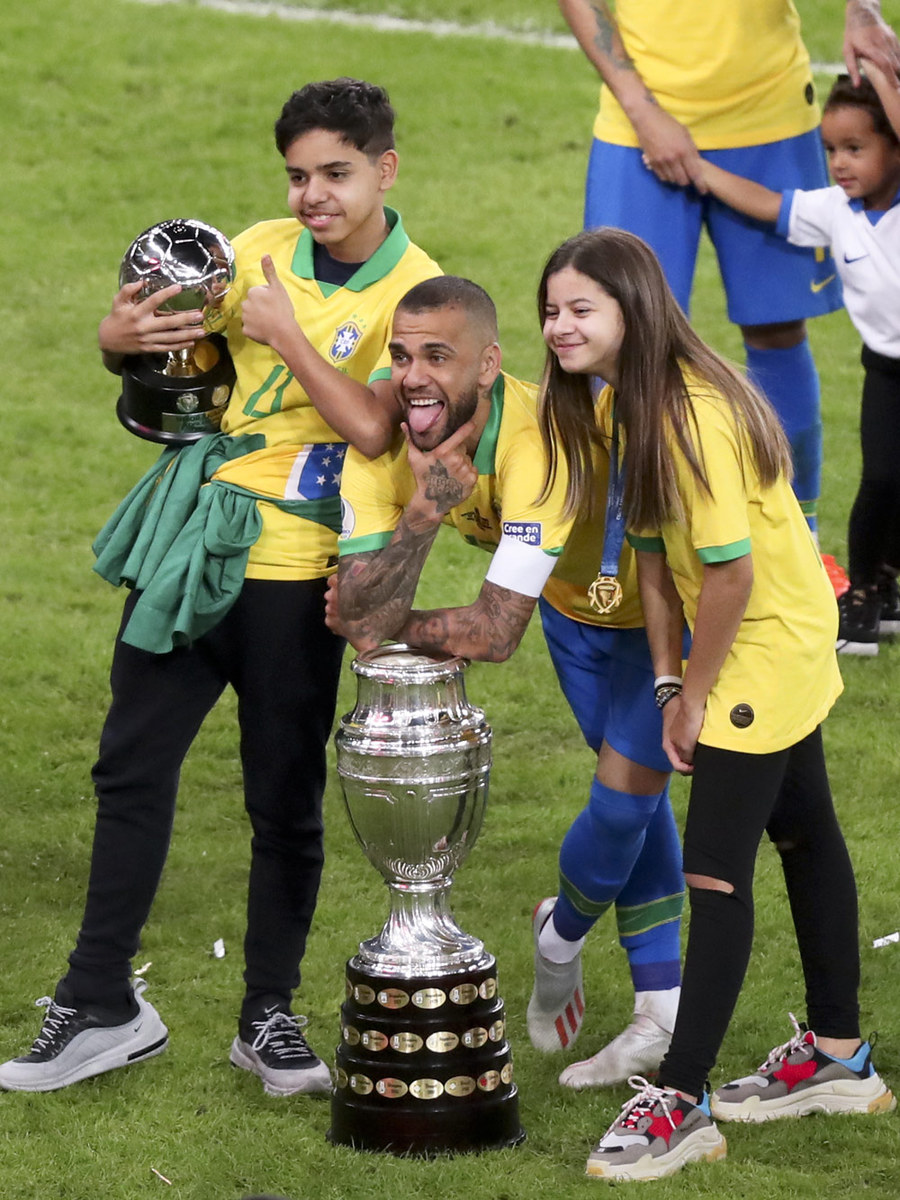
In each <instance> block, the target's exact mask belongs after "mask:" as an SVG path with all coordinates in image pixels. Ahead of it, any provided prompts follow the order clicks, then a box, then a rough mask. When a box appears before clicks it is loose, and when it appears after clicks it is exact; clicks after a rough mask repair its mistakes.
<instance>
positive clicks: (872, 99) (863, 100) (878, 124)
mask: <svg viewBox="0 0 900 1200" xmlns="http://www.w3.org/2000/svg"><path fill="white" fill-rule="evenodd" d="M837 108H861V109H862V110H863V112H867V113H868V114H869V116H870V117H871V118H872V124H873V126H874V127H875V132H876V133H880V134H881V136H882V137H886V138H887V139H888V141H891V142H893V143H894V145H900V138H898V137H897V135H896V133H895V132H894V127H893V126H892V125H891V123H890V121H889V120H888V119H887V114H886V113H885V111H884V105H883V104H882V103H881V101H880V100H879V98H878V93H877V92H876V91H875V87H874V85H873V83H872V81H871V79H866V77H865V75H863V76H862V78H861V80H860V83H859V87H855V86H854V84H853V80H852V79H851V78H850V76H849V75H838V77H837V79H836V80H835V81H834V83H833V85H832V88H831V91H830V92H829V93H828V99H827V100H826V101H825V107H824V109H823V110H822V111H823V112H833V111H834V110H835V109H837Z"/></svg>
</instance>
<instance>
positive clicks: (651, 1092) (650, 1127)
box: [586, 1075, 728, 1180]
mask: <svg viewBox="0 0 900 1200" xmlns="http://www.w3.org/2000/svg"><path fill="white" fill-rule="evenodd" d="M628 1082H629V1083H630V1084H631V1086H632V1087H633V1088H634V1089H635V1090H636V1092H637V1095H636V1096H633V1097H632V1098H631V1099H630V1100H629V1101H627V1103H626V1104H624V1105H623V1106H622V1111H621V1112H620V1113H619V1115H618V1116H617V1117H616V1119H615V1121H613V1123H612V1125H610V1127H609V1129H607V1131H606V1133H604V1135H603V1137H602V1138H601V1139H600V1141H599V1142H598V1143H597V1145H596V1146H595V1147H594V1149H593V1150H592V1151H591V1153H590V1155H589V1156H588V1160H587V1167H586V1171H587V1174H588V1175H595V1176H598V1177H599V1178H601V1179H638V1180H640V1179H664V1178H665V1177H666V1176H667V1175H674V1174H675V1172H676V1171H680V1170H681V1168H682V1167H683V1166H685V1165H686V1164H687V1163H691V1162H713V1161H714V1160H715V1159H717V1158H724V1157H725V1155H726V1153H727V1149H728V1147H727V1144H726V1142H725V1139H724V1137H723V1136H722V1135H721V1133H719V1131H718V1129H716V1125H715V1122H714V1121H713V1119H712V1117H711V1116H710V1113H709V1098H708V1097H707V1096H705V1095H704V1097H703V1099H702V1101H701V1103H700V1104H692V1103H691V1102H690V1100H685V1099H684V1097H683V1096H680V1095H679V1094H678V1092H673V1091H672V1090H671V1089H670V1088H658V1087H654V1086H653V1085H652V1084H650V1083H648V1082H647V1080H646V1079H642V1078H641V1077H640V1075H632V1077H631V1079H629V1080H628Z"/></svg>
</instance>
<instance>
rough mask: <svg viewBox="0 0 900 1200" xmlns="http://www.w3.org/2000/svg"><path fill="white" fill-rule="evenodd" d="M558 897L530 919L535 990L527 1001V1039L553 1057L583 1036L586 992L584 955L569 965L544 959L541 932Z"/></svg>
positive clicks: (577, 957) (541, 903) (542, 906)
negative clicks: (539, 944) (540, 946)
mask: <svg viewBox="0 0 900 1200" xmlns="http://www.w3.org/2000/svg"><path fill="white" fill-rule="evenodd" d="M555 904H556V897H555V896H548V897H547V899H546V900H542V901H541V902H540V904H538V906H537V907H536V908H535V910H534V913H533V914H532V918H531V928H532V932H533V934H534V989H533V991H532V993H531V999H530V1000H529V1001H528V1011H527V1013H526V1021H527V1025H528V1036H529V1037H530V1038H531V1044H532V1046H534V1048H535V1050H543V1051H544V1052H545V1053H550V1052H551V1051H553V1050H565V1049H567V1048H568V1047H569V1046H571V1045H572V1044H573V1043H574V1042H575V1039H576V1038H577V1037H578V1034H579V1033H580V1032H581V1023H582V1021H583V1020H584V988H583V982H582V975H581V954H580V953H578V954H576V956H575V957H574V958H573V959H572V961H571V962H567V963H555V962H551V961H550V959H549V958H544V956H543V954H541V951H540V948H539V946H538V938H539V937H540V934H541V930H542V929H543V928H544V925H545V924H546V922H547V921H549V920H550V917H551V915H552V913H553V908H554V906H555Z"/></svg>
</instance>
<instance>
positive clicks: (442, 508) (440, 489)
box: [402, 421, 478, 517]
mask: <svg viewBox="0 0 900 1200" xmlns="http://www.w3.org/2000/svg"><path fill="white" fill-rule="evenodd" d="M474 428H475V426H474V425H473V423H472V422H471V421H466V422H465V424H464V425H460V427H459V429H457V430H455V431H454V432H453V433H451V435H450V436H449V437H448V438H446V439H445V440H444V441H443V442H441V443H440V445H439V446H435V448H434V449H433V450H419V449H418V447H417V446H416V445H415V444H414V443H413V441H412V439H411V437H410V433H409V426H408V425H407V424H406V423H405V422H404V424H403V425H402V429H403V433H404V436H405V437H406V444H407V453H408V456H409V465H410V469H411V470H412V473H413V475H414V476H415V478H416V484H417V495H418V498H419V500H420V501H421V500H423V499H424V500H426V501H428V502H429V506H428V507H431V506H433V515H435V516H441V517H442V516H443V515H444V514H445V513H448V512H449V511H450V509H451V508H453V507H454V506H455V505H457V504H462V502H463V500H465V499H467V497H469V496H470V495H471V494H472V489H473V488H474V487H475V484H476V483H477V482H478V471H477V470H476V468H475V465H474V464H473V462H472V459H471V457H470V456H469V453H468V451H467V450H466V447H465V443H466V439H467V438H469V437H470V436H471V435H472V431H473V430H474Z"/></svg>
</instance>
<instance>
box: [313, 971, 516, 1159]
mask: <svg viewBox="0 0 900 1200" xmlns="http://www.w3.org/2000/svg"><path fill="white" fill-rule="evenodd" d="M335 1063H336V1077H337V1081H336V1085H335V1089H334V1092H333V1094H332V1104H331V1129H330V1130H329V1131H328V1139H329V1141H331V1142H333V1143H335V1144H336V1145H342V1146H352V1147H354V1149H357V1150H378V1151H388V1152H390V1153H392V1154H419V1155H429V1154H436V1153H441V1152H455V1153H461V1152H471V1151H478V1150H489V1149H502V1148H503V1147H506V1146H516V1145H518V1144H519V1143H520V1142H521V1141H523V1140H524V1138H525V1131H524V1130H523V1129H522V1126H521V1124H520V1122H519V1099H518V1091H517V1089H516V1085H515V1083H514V1081H513V1067H512V1059H511V1056H510V1049H509V1043H508V1042H507V1040H506V1019H505V1013H504V1007H503V1000H502V999H501V997H500V996H499V994H498V991H497V969H496V963H495V961H494V959H493V957H492V956H491V955H490V954H484V955H482V956H481V959H480V962H479V963H478V965H477V966H475V967H472V968H470V969H468V970H463V971H454V972H451V973H449V974H442V975H432V976H427V977H426V976H421V977H412V978H410V976H409V975H405V974H398V975H395V976H390V975H386V974H385V973H384V972H383V971H372V970H371V969H370V968H369V967H368V966H367V965H366V963H365V962H364V961H363V959H362V958H361V957H360V956H359V955H357V956H355V957H354V958H352V959H350V961H349V962H348V963H347V998H346V1000H345V1001H344V1003H343V1005H342V1006H341V1044H340V1046H338V1048H337V1052H336V1055H335Z"/></svg>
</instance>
